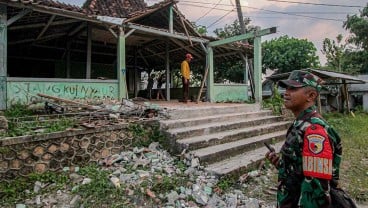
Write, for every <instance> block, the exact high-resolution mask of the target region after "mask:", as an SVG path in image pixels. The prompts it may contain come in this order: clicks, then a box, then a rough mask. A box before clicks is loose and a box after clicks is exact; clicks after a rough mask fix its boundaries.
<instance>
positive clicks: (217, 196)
mask: <svg viewBox="0 0 368 208" xmlns="http://www.w3.org/2000/svg"><path fill="white" fill-rule="evenodd" d="M182 158H183V163H184V164H186V165H187V166H186V167H182V164H183V163H180V164H181V165H178V163H177V158H174V157H173V156H171V155H170V154H169V153H168V152H167V151H166V150H163V149H161V148H160V145H159V144H158V143H152V144H150V145H149V147H148V148H134V149H133V150H129V151H123V152H121V153H119V154H114V155H111V156H108V157H106V158H105V159H103V160H101V161H100V162H99V164H100V168H101V169H103V170H106V171H109V172H110V175H109V178H108V179H109V180H110V182H111V184H112V186H111V188H112V189H113V188H117V189H118V188H123V190H124V197H127V198H128V199H129V200H130V202H131V204H132V205H134V204H135V203H138V202H141V200H142V198H139V196H140V197H143V198H144V197H145V198H146V199H148V200H149V201H151V203H154V205H152V206H151V205H150V207H163V208H169V207H173V208H184V207H185V208H186V207H206V208H212V207H228V208H231V207H234V208H239V207H247V208H249V207H250V208H275V207H276V205H275V204H274V203H273V204H267V203H266V202H265V201H262V200H259V199H255V198H250V197H247V194H248V193H247V192H244V190H240V189H234V188H230V189H229V190H227V191H226V192H223V191H221V190H220V189H219V187H218V185H217V184H218V182H219V178H218V176H216V175H212V174H211V173H208V172H206V171H204V170H203V168H202V166H201V165H200V161H199V160H198V158H196V157H194V156H193V155H185V156H184V157H182ZM137 164H138V165H137ZM64 170H69V169H68V168H64ZM68 173H69V176H70V179H71V181H72V185H73V186H72V187H73V188H70V190H59V191H58V192H56V194H55V193H50V194H48V195H47V194H46V195H36V197H34V199H32V200H25V201H24V202H20V203H19V205H17V207H18V206H19V207H22V205H23V204H22V203H24V205H25V206H27V207H28V206H30V207H32V206H37V207H78V206H79V207H80V204H81V202H82V201H83V198H82V197H81V196H80V195H76V193H75V192H74V193H73V191H72V190H77V189H78V187H81V186H84V185H85V184H88V183H91V182H92V180H91V179H89V178H85V177H84V176H81V175H79V173H78V172H75V171H73V172H70V171H69V172H68ZM260 175H261V173H260V170H257V171H252V172H249V173H247V174H246V177H248V178H250V177H252V178H253V177H257V178H261V179H262V177H259V176H260ZM184 177H185V181H183V180H184ZM175 178H177V179H176V180H175ZM263 180H265V179H262V181H263ZM153 183H155V184H156V186H152V184H153ZM172 183H175V184H172ZM176 183H177V184H176ZM147 184H149V185H147ZM157 184H158V185H162V186H160V188H159V189H157ZM43 187H44V184H42V183H40V182H36V183H35V186H34V192H35V193H38V192H39V193H41V192H42V188H43ZM165 187H170V188H165ZM173 187H175V188H173ZM157 190H158V191H159V192H158V191H157ZM137 197H138V198H137ZM137 206H139V205H137Z"/></svg>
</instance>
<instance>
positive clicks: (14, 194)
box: [0, 172, 69, 205]
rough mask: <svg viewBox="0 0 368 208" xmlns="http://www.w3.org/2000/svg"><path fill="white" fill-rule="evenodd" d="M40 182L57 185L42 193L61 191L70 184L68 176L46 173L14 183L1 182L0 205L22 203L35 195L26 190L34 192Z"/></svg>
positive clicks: (44, 189)
mask: <svg viewBox="0 0 368 208" xmlns="http://www.w3.org/2000/svg"><path fill="white" fill-rule="evenodd" d="M36 181H40V182H42V183H44V184H46V183H47V184H55V186H47V187H45V188H43V189H42V192H44V193H45V192H48V191H51V190H56V189H59V188H61V187H63V186H65V185H66V184H68V182H69V179H68V176H67V175H65V174H64V173H56V172H45V173H42V174H36V173H34V174H30V176H29V177H28V178H24V177H18V178H16V179H14V180H12V181H1V182H0V204H3V205H14V203H16V202H21V201H22V200H24V199H26V198H30V197H32V196H34V195H35V193H33V192H26V190H33V187H34V183H35V182H36Z"/></svg>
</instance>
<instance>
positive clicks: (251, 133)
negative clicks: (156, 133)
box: [179, 124, 289, 150]
mask: <svg viewBox="0 0 368 208" xmlns="http://www.w3.org/2000/svg"><path fill="white" fill-rule="evenodd" d="M288 126H289V124H282V125H278V126H273V127H270V128H260V129H252V130H251V131H245V132H240V133H238V134H233V135H229V136H226V137H224V138H221V139H217V138H213V139H210V140H208V141H199V142H197V143H191V144H183V143H179V145H180V146H181V148H182V149H181V150H183V149H189V150H196V149H200V148H205V147H209V146H213V145H218V144H224V143H228V142H234V141H237V140H241V139H246V138H249V137H253V136H258V135H262V134H268V133H272V132H276V131H282V130H284V129H285V128H287V127H288ZM285 133H286V132H285Z"/></svg>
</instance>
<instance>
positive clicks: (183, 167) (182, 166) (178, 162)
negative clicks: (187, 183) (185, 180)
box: [175, 160, 187, 172]
mask: <svg viewBox="0 0 368 208" xmlns="http://www.w3.org/2000/svg"><path fill="white" fill-rule="evenodd" d="M175 165H176V167H177V168H178V169H179V170H180V171H181V172H184V171H185V170H186V169H187V165H186V164H185V163H184V162H183V161H182V160H176V161H175Z"/></svg>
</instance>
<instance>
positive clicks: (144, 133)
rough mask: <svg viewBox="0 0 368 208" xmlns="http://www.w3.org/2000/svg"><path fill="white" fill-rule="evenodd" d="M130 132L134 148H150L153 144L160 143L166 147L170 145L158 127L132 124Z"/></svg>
mask: <svg viewBox="0 0 368 208" xmlns="http://www.w3.org/2000/svg"><path fill="white" fill-rule="evenodd" d="M128 130H129V131H130V132H131V134H132V137H133V146H134V147H140V146H143V147H148V145H150V144H151V143H152V142H159V143H160V144H161V145H163V146H164V147H167V145H168V141H167V139H166V137H165V136H164V135H163V134H162V133H161V131H160V127H159V126H158V125H145V126H143V124H130V125H129V126H128Z"/></svg>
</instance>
